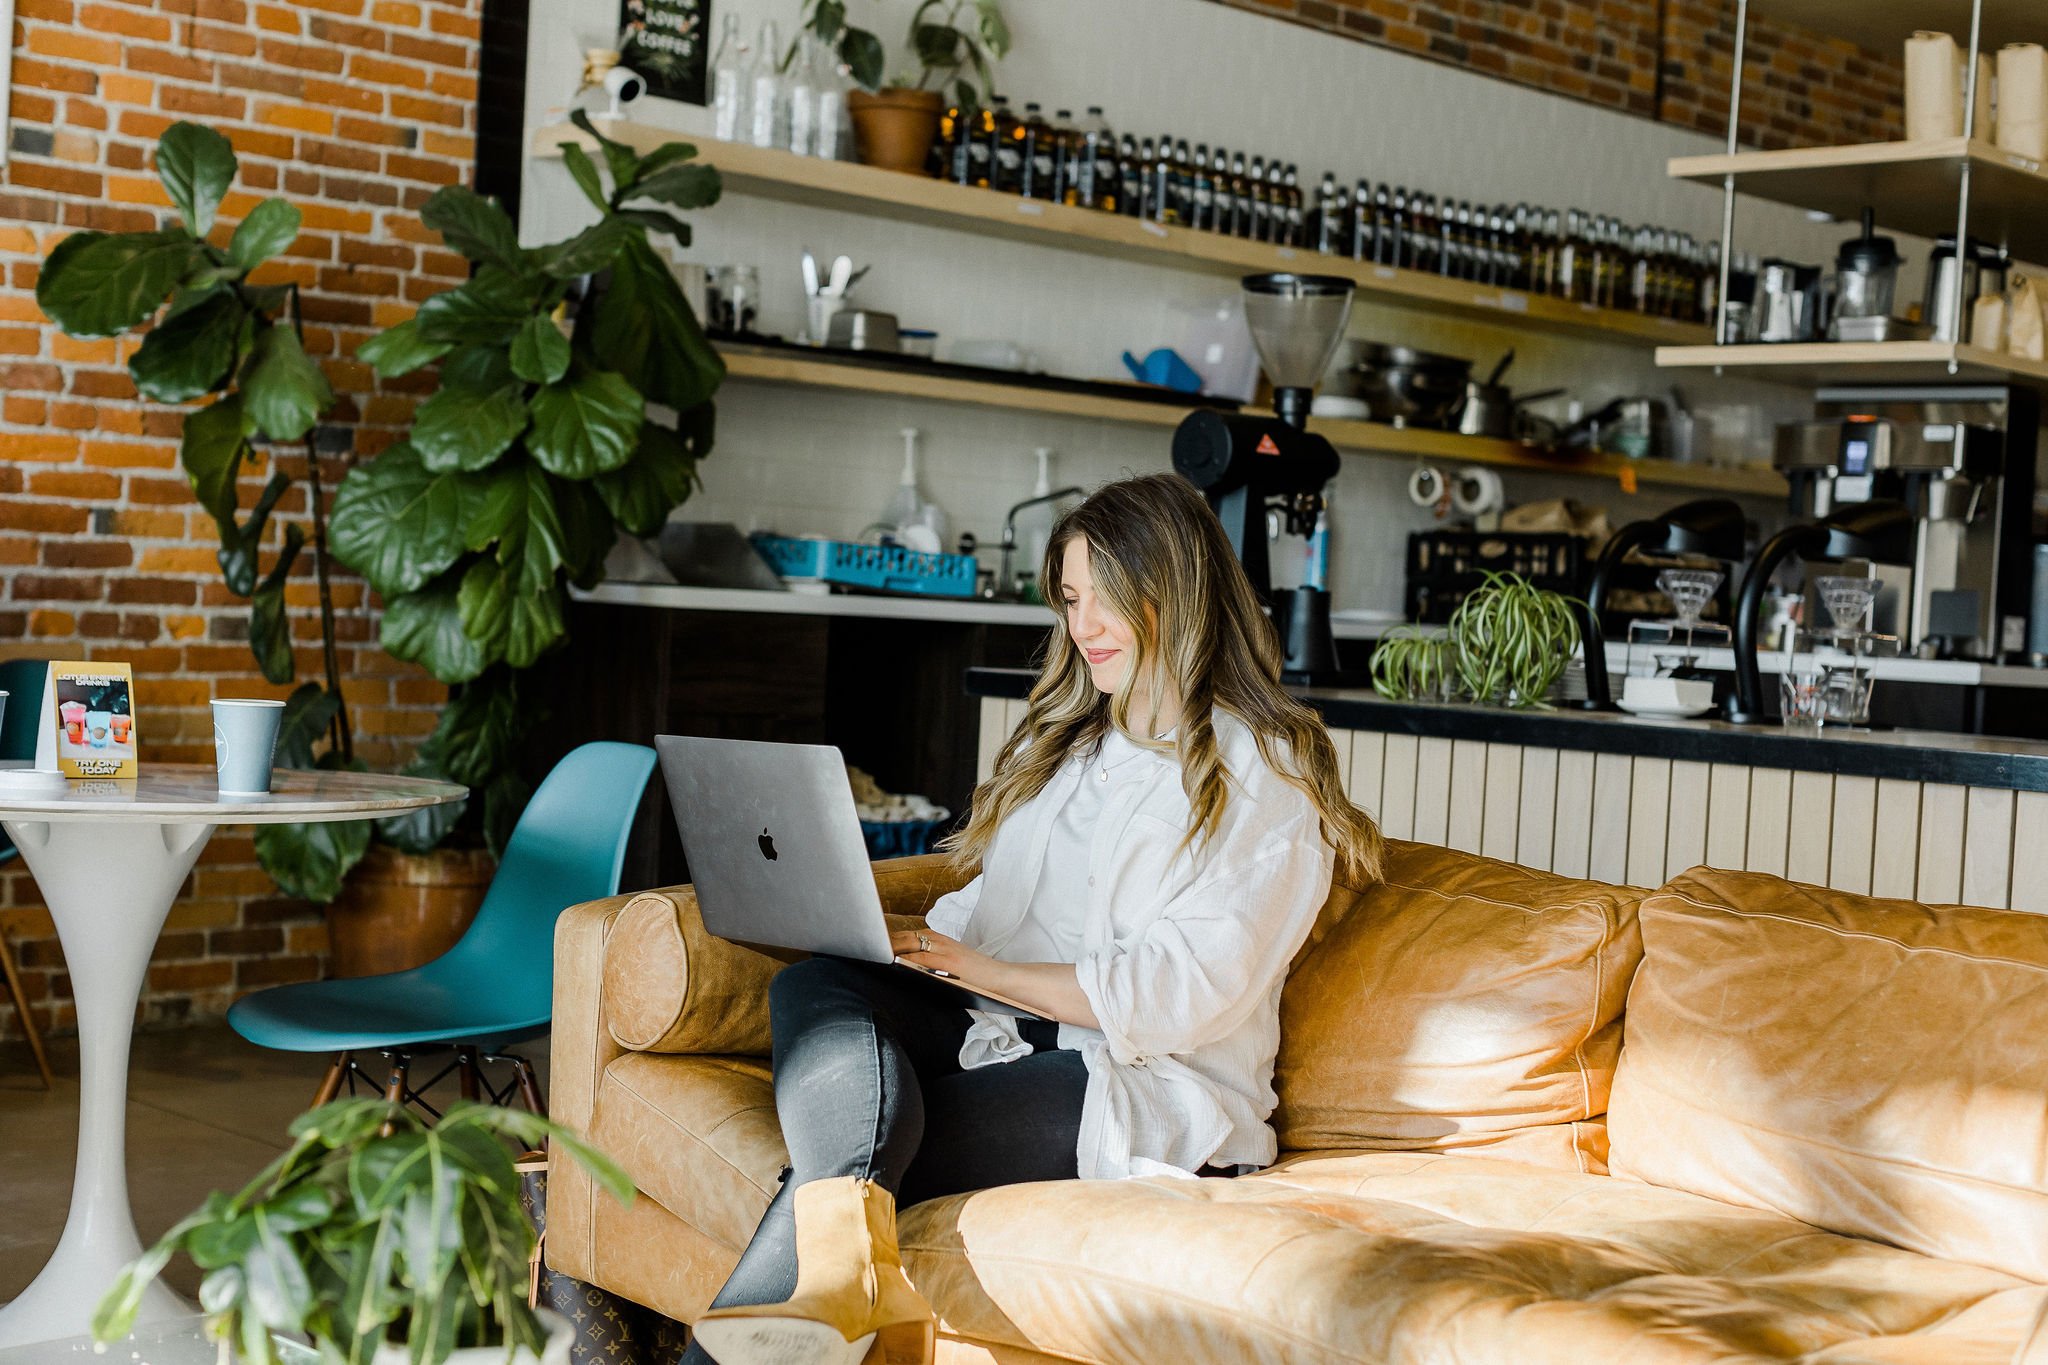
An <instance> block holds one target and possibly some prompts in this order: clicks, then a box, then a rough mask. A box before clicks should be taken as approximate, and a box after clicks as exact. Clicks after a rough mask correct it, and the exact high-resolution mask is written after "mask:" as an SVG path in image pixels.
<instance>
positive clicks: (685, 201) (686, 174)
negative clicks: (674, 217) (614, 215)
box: [630, 165, 724, 209]
mask: <svg viewBox="0 0 2048 1365" xmlns="http://www.w3.org/2000/svg"><path fill="white" fill-rule="evenodd" d="M723 190H724V182H723V181H721V180H720V179H719V175H718V168H717V167H716V166H697V165H689V166H671V167H669V168H668V169H667V170H665V171H657V172H655V173H654V174H653V175H649V176H642V177H641V179H640V183H639V184H637V185H635V186H633V193H632V195H631V196H630V197H631V198H634V199H658V200H660V201H661V202H662V203H664V204H673V205H675V206H676V207H677V208H679V209H701V208H709V207H710V206H711V205H713V204H715V203H717V202H718V196H719V195H720V194H721V193H722V192H723Z"/></svg>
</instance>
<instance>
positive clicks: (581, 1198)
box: [546, 896, 632, 1280]
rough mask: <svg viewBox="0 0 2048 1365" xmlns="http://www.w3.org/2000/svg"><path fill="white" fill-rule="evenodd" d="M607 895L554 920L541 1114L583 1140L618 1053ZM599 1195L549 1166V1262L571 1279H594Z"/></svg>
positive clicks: (579, 1175)
mask: <svg viewBox="0 0 2048 1365" xmlns="http://www.w3.org/2000/svg"><path fill="white" fill-rule="evenodd" d="M631 899H632V898H631V897H628V896H613V897H611V898H610V899H608V900H601V901H590V902H588V903H586V904H583V905H576V906H571V907H570V908H569V909H567V910H564V911H563V912H562V914H561V916H560V917H559V918H557V919H556V920H555V998H554V1026H553V1033H552V1036H551V1038H550V1040H549V1044H548V1060H549V1067H548V1081H549V1088H550V1092H551V1093H550V1094H549V1097H548V1112H549V1115H550V1116H551V1117H552V1118H554V1119H555V1121H556V1122H558V1123H561V1124H564V1125H565V1126H567V1127H569V1128H570V1129H573V1130H574V1131H575V1132H577V1133H578V1134H580V1135H582V1136H584V1137H588V1136H589V1134H590V1121H591V1116H592V1113H593V1112H594V1110H595V1107H596V1101H597V1083H598V1080H599V1079H600V1078H601V1077H602V1076H603V1075H604V1069H605V1067H607V1066H609V1065H610V1064H611V1062H612V1060H613V1059H614V1058H616V1057H617V1056H619V1054H620V1053H621V1052H622V1051H623V1049H622V1048H620V1047H619V1045H618V1044H617V1043H616V1042H614V1041H613V1040H612V1035H611V1033H610V1031H609V1030H608V1029H606V1027H605V1025H604V976H603V971H602V968H603V964H604V943H605V939H606V937H607V936H608V935H609V934H610V933H611V929H612V923H613V920H614V918H615V917H616V916H617V914H618V912H619V910H620V908H621V907H623V906H624V905H625V904H626V903H627V902H628V901H629V900H631ZM597 1195H598V1189H597V1186H596V1185H595V1184H593V1183H592V1182H591V1179H590V1177H589V1176H588V1175H586V1174H585V1173H584V1170H583V1168H582V1167H581V1166H579V1165H577V1164H576V1163H575V1162H574V1161H567V1160H563V1161H555V1160H552V1159H551V1160H550V1161H549V1169H548V1234H547V1246H546V1250H547V1258H548V1264H549V1265H550V1266H552V1267H553V1268H555V1269H556V1270H559V1271H561V1272H563V1273H564V1274H567V1275H571V1276H574V1277H575V1278H577V1279H581V1280H588V1279H592V1278H594V1276H593V1272H592V1264H593V1263H592V1256H593V1247H592V1244H591V1243H592V1237H593V1232H592V1229H593V1226H594V1223H595V1219H594V1218H593V1215H592V1209H591V1201H592V1200H594V1199H595V1198H596V1197H597Z"/></svg>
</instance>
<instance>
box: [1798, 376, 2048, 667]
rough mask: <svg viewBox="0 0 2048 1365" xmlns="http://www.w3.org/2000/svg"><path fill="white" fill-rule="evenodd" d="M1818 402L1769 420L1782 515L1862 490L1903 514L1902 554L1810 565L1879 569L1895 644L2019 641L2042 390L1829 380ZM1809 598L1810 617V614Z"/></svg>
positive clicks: (1967, 650)
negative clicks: (1786, 418)
mask: <svg viewBox="0 0 2048 1365" xmlns="http://www.w3.org/2000/svg"><path fill="white" fill-rule="evenodd" d="M1814 397H1815V409H1816V415H1815V417H1814V420H1812V421H1810V422H1795V423H1790V424H1788V425H1785V426H1781V427H1779V428H1778V430H1777V440H1776V449H1775V452H1774V455H1773V459H1772V463H1773V464H1774V465H1775V466H1776V467H1777V468H1778V470H1779V471H1780V472H1781V473H1783V474H1784V476H1785V479H1786V481H1787V482H1788V483H1789V484H1790V485H1791V504H1792V514H1793V515H1794V516H1795V517H1798V518H1800V519H1801V520H1802V521H1812V522H1818V521H1823V520H1826V519H1828V518H1829V517H1831V516H1833V515H1835V514H1838V513H1841V512H1844V511H1847V510H1850V509H1852V508H1853V507H1854V506H1856V505H1858V504H1863V503H1871V502H1879V501H1897V502H1901V503H1903V504H1904V505H1905V506H1906V507H1907V509H1908V510H1909V511H1910V512H1911V513H1912V516H1913V522H1914V524H1913V532H1912V544H1911V555H1910V561H1909V562H1907V563H1905V564H1902V565H1900V566H1899V567H1897V568H1894V569H1884V568H1875V567H1872V566H1871V565H1869V564H1866V563H1864V562H1861V561H1858V560H1854V559H1851V560H1847V561H1843V562H1840V563H1823V564H1820V565H1819V566H1817V567H1815V566H1809V572H1808V581H1809V583H1810V582H1811V581H1812V580H1813V579H1814V578H1815V577H1816V576H1818V575H1822V574H1834V573H1852V574H1854V573H1871V574H1873V576H1875V577H1878V578H1880V579H1882V580H1883V581H1884V586H1883V588H1882V589H1881V590H1880V592H1879V595H1878V599H1877V604H1876V615H1875V618H1874V620H1873V621H1872V623H1871V624H1872V626H1873V628H1874V629H1876V630H1879V631H1883V632H1885V633H1886V634H1890V635H1896V636H1897V637H1898V638H1899V641H1900V645H1901V647H1902V648H1903V649H1906V650H1909V651H1913V650H1919V651H1922V652H1926V651H1925V650H1923V646H1926V647H1927V648H1928V649H1932V650H1934V651H1936V652H1940V653H1944V654H1948V655H1952V656H1958V657H1963V658H1971V659H1987V660H1991V659H1997V658H1999V657H2001V656H2003V655H2008V654H2016V653H2019V652H2022V651H2024V650H2025V649H2026V647H2027V639H2026V636H2027V619H2028V615H2029V612H2030V609H2031V592H2032V581H2033V565H2032V546H2031V529H2032V528H2031V517H2032V510H2033V501H2034V458H2035V449H2036V444H2037V437H2038V433H2039V427H2040V400H2039V398H2038V396H2037V395H2036V394H2035V393H2034V392H2033V391H2032V390H2030V389H2023V388H2014V387H2007V386H2004V385H1976V384H1939V385H1932V384H1930V385H1917V384H1916V385H1891V386H1864V385H1858V386H1853V387H1841V388H1826V389H1821V390H1820V391H1819V392H1818V393H1816V394H1815V396H1814ZM1816 606H1817V604H1809V608H1808V611H1809V615H1808V619H1809V620H1815V619H1818V612H1817V610H1816Z"/></svg>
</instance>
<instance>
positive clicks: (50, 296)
mask: <svg viewBox="0 0 2048 1365" xmlns="http://www.w3.org/2000/svg"><path fill="white" fill-rule="evenodd" d="M204 254H205V248H204V247H203V246H201V245H200V244H199V243H198V242H195V241H193V240H192V239H191V238H190V237H188V236H186V235H185V234H184V232H183V231H181V230H179V229H177V228H167V229H165V230H164V231H162V232H124V233H121V234H119V235H109V234H108V233H104V232H74V233H72V234H71V235H70V236H69V237H66V238H65V239H64V240H63V241H61V242H59V243H57V247H56V250H54V251H52V252H51V253H50V255H49V258H48V259H47V260H45V261H44V262H43V268H42V272H41V273H40V274H39V275H38V276H37V277H36V306H37V307H39V308H41V309H42V310H43V312H44V314H45V315H46V316H48V318H49V319H50V321H52V322H54V323H56V324H57V326H58V327H59V328H61V329H62V330H63V331H64V332H65V333H66V334H67V335H69V336H75V337H110V336H119V335H120V334H121V333H122V332H125V331H127V330H128V329H129V328H130V327H133V326H134V325H135V324H136V323H138V322H141V321H142V320H143V319H145V318H147V317H149V316H150V315H151V314H152V313H154V312H156V310H157V309H158V308H160V307H162V306H163V302H164V299H165V297H166V296H167V295H169V294H170V292H171V290H172V288H173V287H175V286H176V285H177V283H178V281H180V280H182V279H184V278H185V273H186V272H187V271H188V270H190V269H191V268H192V265H193V263H194V262H196V261H198V260H201V259H203V257H204Z"/></svg>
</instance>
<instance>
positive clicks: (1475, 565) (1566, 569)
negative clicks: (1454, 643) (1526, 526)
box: [1405, 530, 1592, 626]
mask: <svg viewBox="0 0 2048 1365" xmlns="http://www.w3.org/2000/svg"><path fill="white" fill-rule="evenodd" d="M1489 573H1514V574H1520V575H1521V576H1522V577H1524V578H1526V579H1528V580H1529V581H1530V582H1531V583H1533V584H1535V585H1536V586H1537V587H1539V588H1544V589H1547V590H1549V591H1551V592H1561V593H1566V594H1569V595H1570V596H1573V597H1580V596H1583V595H1584V594H1585V588H1586V579H1587V577H1588V576H1589V575H1590V574H1591V573H1592V566H1591V565H1590V564H1589V563H1588V562H1587V558H1586V541H1585V538H1584V537H1582V536H1575V535H1571V534H1569V533H1567V532H1563V531H1493V532H1481V531H1453V530H1442V531H1411V532H1409V535H1408V590H1407V594H1406V599H1405V604H1406V607H1407V611H1408V619H1409V620H1411V621H1416V622H1420V623H1421V624H1423V625H1430V626H1440V625H1443V624H1444V623H1445V622H1447V621H1449V620H1450V619H1451V613H1452V612H1454V611H1456V610H1457V609H1458V604H1459V603H1460V602H1462V601H1464V600H1465V595H1466V594H1467V593H1469V592H1471V591H1472V590H1473V589H1474V588H1478V587H1481V586H1483V585H1484V584H1485V582H1486V575H1487V574H1489Z"/></svg>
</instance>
